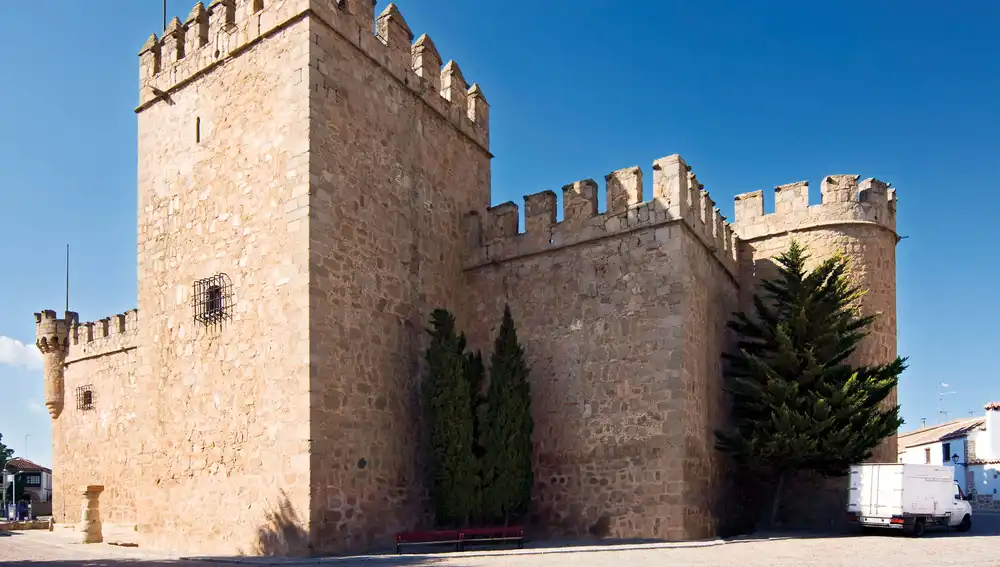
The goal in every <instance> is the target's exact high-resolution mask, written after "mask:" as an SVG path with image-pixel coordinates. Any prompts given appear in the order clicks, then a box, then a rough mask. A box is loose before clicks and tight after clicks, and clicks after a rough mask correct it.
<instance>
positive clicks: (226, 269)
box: [102, 1, 311, 554]
mask: <svg viewBox="0 0 1000 567" xmlns="http://www.w3.org/2000/svg"><path fill="white" fill-rule="evenodd" d="M266 4H267V6H266V7H265V11H264V12H262V13H259V14H257V15H251V14H250V13H249V10H250V3H249V2H243V1H241V2H238V3H237V10H236V14H235V16H236V22H237V23H236V25H235V26H232V27H229V28H227V27H225V26H222V25H221V24H220V26H219V27H217V28H216V27H212V28H211V29H212V30H213V31H212V33H214V34H216V35H213V36H210V40H211V41H210V44H209V45H206V46H204V48H203V49H200V50H192V49H188V50H187V51H186V53H185V57H184V58H183V59H179V60H178V61H177V62H176V63H174V64H168V62H169V60H170V59H169V58H168V55H169V53H168V52H169V46H170V45H175V43H176V40H177V38H176V37H175V36H168V41H167V42H166V43H164V46H163V47H162V50H163V53H162V54H161V55H162V56H163V57H165V58H167V59H163V62H162V63H161V69H160V74H159V75H157V76H156V77H154V78H153V79H150V80H146V79H144V83H143V89H144V90H143V92H144V93H146V92H147V91H148V89H150V88H151V86H149V85H150V81H151V82H152V83H155V84H157V85H158V88H160V89H163V90H165V91H167V92H168V97H166V98H164V99H153V100H150V101H147V102H146V104H145V106H144V107H142V108H140V110H139V114H138V136H139V139H138V153H139V166H138V174H139V175H138V191H139V211H138V212H139V214H138V235H139V242H138V270H139V288H138V291H139V311H140V313H142V319H143V325H142V329H141V336H140V344H141V347H140V350H139V361H138V375H137V376H136V383H137V387H136V390H135V396H136V399H137V402H136V403H138V404H140V409H139V410H138V411H137V415H138V420H137V425H138V427H137V428H136V430H135V431H134V432H133V434H134V435H136V436H137V437H140V438H141V439H140V449H139V452H138V455H137V459H138V461H139V463H140V466H139V467H138V469H137V470H134V471H133V472H132V474H134V475H135V476H136V480H135V483H136V494H137V498H136V500H137V501H136V505H137V509H138V520H137V523H138V529H139V536H140V543H141V544H142V545H143V546H144V547H154V548H161V549H183V550H185V551H186V552H190V553H206V554H235V553H239V552H244V553H276V552H281V553H288V552H303V551H304V550H306V549H307V547H308V538H307V536H306V533H305V532H306V530H308V518H309V491H310V477H309V464H310V463H309V453H310V433H311V432H310V427H309V394H308V392H309V387H310V384H309V354H310V353H309V323H308V309H309V174H310V171H309V151H310V146H309V73H310V69H309V61H310V59H309V54H310V47H309V46H310V25H309V22H308V19H307V17H306V16H305V15H304V14H302V13H301V12H296V11H294V10H290V7H294V3H293V2H290V1H286V2H267V3H266ZM213 6H214V7H216V8H217V9H224V8H225V5H224V4H213ZM277 16H281V17H280V18H277ZM224 17H225V14H223V15H221V16H220V15H218V14H215V15H214V16H213V18H224ZM212 21H213V22H214V21H217V20H216V19H213V20H212ZM267 22H270V27H268V26H267V25H265V24H266V23H267ZM192 29H197V28H192ZM227 29H228V30H230V31H226V30H227ZM189 32H190V30H189ZM190 38H191V36H187V39H190ZM257 38H259V39H257ZM171 42H174V43H171ZM247 42H251V43H247ZM219 47H221V48H222V49H219ZM216 49H219V51H220V53H222V54H223V55H225V54H226V53H230V54H233V57H232V58H230V59H226V58H225V57H220V58H218V59H213V56H214V53H215V50H216ZM174 55H176V52H174ZM207 64H211V65H214V66H213V67H211V69H210V72H203V73H201V74H197V73H193V72H189V71H191V69H189V68H188V67H191V66H195V67H197V66H198V65H207ZM192 73H193V74H192ZM184 77H189V79H187V80H190V82H188V83H179V84H177V86H176V87H172V85H174V83H173V82H172V81H173V80H179V79H182V78H184ZM219 272H222V273H226V274H228V276H229V278H230V280H231V282H232V291H233V308H232V319H231V320H230V321H228V322H226V323H225V324H223V325H222V326H221V327H219V328H207V327H206V326H205V325H203V324H202V323H200V322H196V321H195V320H194V314H195V313H194V308H193V299H194V298H193V295H192V294H193V285H194V283H195V281H196V280H199V279H202V278H207V277H210V276H213V275H214V274H216V273H219ZM108 496H110V495H109V494H106V495H105V496H104V497H102V502H103V503H104V505H109V504H110V503H111V501H112V500H113V498H109V497H108Z"/></svg>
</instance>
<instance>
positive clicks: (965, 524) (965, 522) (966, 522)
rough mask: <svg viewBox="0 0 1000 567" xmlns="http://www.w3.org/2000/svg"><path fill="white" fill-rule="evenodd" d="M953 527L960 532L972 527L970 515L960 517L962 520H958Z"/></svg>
mask: <svg viewBox="0 0 1000 567" xmlns="http://www.w3.org/2000/svg"><path fill="white" fill-rule="evenodd" d="M955 529H956V530H958V531H960V532H967V531H969V530H970V529H972V516H969V515H968V514H966V515H965V517H964V518H962V521H961V522H959V524H958V525H957V526H955Z"/></svg>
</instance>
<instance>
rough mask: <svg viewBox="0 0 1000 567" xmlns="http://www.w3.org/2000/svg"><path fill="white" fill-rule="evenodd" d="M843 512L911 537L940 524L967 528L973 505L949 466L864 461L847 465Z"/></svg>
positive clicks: (865, 523)
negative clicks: (848, 484)
mask: <svg viewBox="0 0 1000 567" xmlns="http://www.w3.org/2000/svg"><path fill="white" fill-rule="evenodd" d="M847 516H848V519H849V520H852V521H854V522H857V523H858V524H860V525H861V527H862V528H888V529H899V530H903V532H904V533H907V534H908V535H912V536H914V537H920V536H921V535H923V533H924V530H926V529H927V527H929V526H933V525H939V526H947V527H951V528H954V529H956V530H958V531H960V532H967V531H969V528H971V527H972V506H971V505H970V504H969V502H968V501H967V500H966V498H965V495H964V494H963V493H962V487H961V486H959V484H958V483H957V482H955V473H954V470H953V469H952V467H949V466H938V465H910V464H895V463H893V464H868V465H854V466H852V467H851V489H850V495H849V496H848V503H847Z"/></svg>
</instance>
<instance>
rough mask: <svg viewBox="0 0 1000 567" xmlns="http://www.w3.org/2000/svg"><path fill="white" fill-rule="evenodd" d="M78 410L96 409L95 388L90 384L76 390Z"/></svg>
mask: <svg viewBox="0 0 1000 567" xmlns="http://www.w3.org/2000/svg"><path fill="white" fill-rule="evenodd" d="M76 409H78V410H80V411H90V410H92V409H94V387H93V386H91V385H90V384H87V385H86V386H80V387H79V388H77V389H76Z"/></svg>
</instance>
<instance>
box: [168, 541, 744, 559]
mask: <svg viewBox="0 0 1000 567" xmlns="http://www.w3.org/2000/svg"><path fill="white" fill-rule="evenodd" d="M727 543H730V542H729V541H728V540H722V539H714V540H706V541H696V542H690V541H687V542H661V543H637V544H618V545H567V546H564V547H538V548H526V549H497V550H482V551H464V552H455V551H453V552H449V553H407V554H402V555H396V554H394V553H391V554H390V553H387V554H383V555H354V556H342V557H211V556H196V555H192V556H183V557H179V558H178V559H179V560H181V561H202V562H206V563H231V564H245V565H317V564H323V563H337V562H344V561H355V562H366V561H370V562H378V561H391V560H393V559H394V558H399V557H405V558H407V559H455V558H467V557H508V556H517V555H549V554H553V555H554V554H560V553H578V552H601V551H604V552H616V551H637V550H647V549H690V548H699V547H714V546H717V545H725V544H727Z"/></svg>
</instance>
